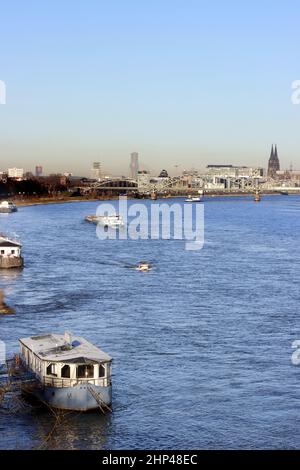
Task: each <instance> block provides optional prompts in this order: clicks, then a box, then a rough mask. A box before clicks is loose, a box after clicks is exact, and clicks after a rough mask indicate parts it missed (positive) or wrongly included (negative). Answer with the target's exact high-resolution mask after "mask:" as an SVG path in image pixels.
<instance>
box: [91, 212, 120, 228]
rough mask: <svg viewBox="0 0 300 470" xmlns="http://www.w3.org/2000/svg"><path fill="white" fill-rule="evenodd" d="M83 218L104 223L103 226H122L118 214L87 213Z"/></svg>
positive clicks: (95, 222)
mask: <svg viewBox="0 0 300 470" xmlns="http://www.w3.org/2000/svg"><path fill="white" fill-rule="evenodd" d="M85 220H86V221H87V222H91V223H94V224H101V225H104V227H111V228H118V227H123V226H124V220H123V218H122V217H121V216H120V215H108V216H100V215H88V216H87V217H85Z"/></svg>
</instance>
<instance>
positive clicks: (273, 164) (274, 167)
mask: <svg viewBox="0 0 300 470" xmlns="http://www.w3.org/2000/svg"><path fill="white" fill-rule="evenodd" d="M279 170H280V163H279V158H278V152H277V145H275V148H274V146H273V145H272V150H271V156H270V158H269V165H268V176H269V177H270V178H276V172H277V171H279Z"/></svg>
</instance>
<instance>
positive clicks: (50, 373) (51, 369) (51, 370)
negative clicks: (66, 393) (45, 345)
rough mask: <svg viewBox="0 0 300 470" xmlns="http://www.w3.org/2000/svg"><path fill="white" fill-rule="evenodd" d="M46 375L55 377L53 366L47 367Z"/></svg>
mask: <svg viewBox="0 0 300 470" xmlns="http://www.w3.org/2000/svg"><path fill="white" fill-rule="evenodd" d="M47 375H54V376H55V377H56V376H57V374H56V366H55V364H49V366H48V367H47Z"/></svg>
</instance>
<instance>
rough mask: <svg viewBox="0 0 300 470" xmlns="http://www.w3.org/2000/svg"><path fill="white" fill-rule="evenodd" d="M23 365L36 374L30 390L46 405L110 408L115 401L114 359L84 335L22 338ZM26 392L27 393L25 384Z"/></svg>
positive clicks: (83, 409)
mask: <svg viewBox="0 0 300 470" xmlns="http://www.w3.org/2000/svg"><path fill="white" fill-rule="evenodd" d="M19 343H20V356H19V359H20V364H21V366H22V367H23V368H24V369H25V370H26V371H28V372H31V373H33V374H34V376H35V379H36V382H37V386H36V387H35V388H31V389H30V393H32V394H34V395H35V396H36V397H37V398H38V399H39V400H41V401H42V402H44V403H46V404H47V405H49V406H51V407H53V408H58V409H65V410H78V411H88V410H93V409H96V408H101V409H102V410H103V409H107V408H109V406H110V404H111V401H112V386H111V362H112V358H111V357H110V356H109V355H108V354H106V353H105V352H103V351H101V349H99V348H97V347H96V346H94V345H93V344H91V343H89V342H88V341H86V340H85V339H84V338H81V337H75V336H74V337H73V336H72V335H71V334H70V333H68V332H66V333H65V334H64V335H58V334H46V335H41V336H31V337H29V338H22V339H20V340H19ZM22 390H23V392H25V393H26V392H28V390H27V389H26V386H24V387H23V389H22Z"/></svg>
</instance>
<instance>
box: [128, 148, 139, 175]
mask: <svg viewBox="0 0 300 470" xmlns="http://www.w3.org/2000/svg"><path fill="white" fill-rule="evenodd" d="M138 171H139V154H138V153H137V152H133V153H132V154H131V155H130V178H132V179H134V180H136V179H137V175H138Z"/></svg>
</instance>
